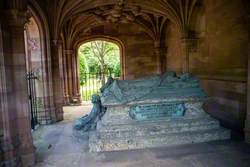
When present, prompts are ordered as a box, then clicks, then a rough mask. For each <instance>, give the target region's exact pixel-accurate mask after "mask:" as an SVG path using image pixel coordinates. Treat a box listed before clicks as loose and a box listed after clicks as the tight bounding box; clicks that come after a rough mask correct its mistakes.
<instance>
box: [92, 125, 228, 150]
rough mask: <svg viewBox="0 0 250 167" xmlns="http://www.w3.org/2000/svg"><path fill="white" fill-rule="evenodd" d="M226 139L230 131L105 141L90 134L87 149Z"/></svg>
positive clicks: (166, 144)
mask: <svg viewBox="0 0 250 167" xmlns="http://www.w3.org/2000/svg"><path fill="white" fill-rule="evenodd" d="M226 139H230V131H229V130H226V129H224V128H217V129H210V130H201V131H192V132H182V133H171V134H167V135H166V134H164V135H155V136H147V137H145V136H140V137H135V136H134V135H132V136H130V137H127V138H123V137H122V138H107V139H100V138H98V137H97V136H96V134H91V135H90V139H89V147H90V151H91V152H101V151H114V150H131V149H142V148H153V147H163V146H173V145H181V144H191V143H201V142H208V141H215V140H226Z"/></svg>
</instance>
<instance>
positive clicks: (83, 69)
mask: <svg viewBox="0 0 250 167" xmlns="http://www.w3.org/2000/svg"><path fill="white" fill-rule="evenodd" d="M78 55H79V73H80V85H84V84H85V83H86V81H87V78H86V77H87V76H86V75H85V74H86V73H88V72H89V67H88V64H87V61H86V58H85V56H84V55H83V54H82V53H81V52H79V54H78Z"/></svg>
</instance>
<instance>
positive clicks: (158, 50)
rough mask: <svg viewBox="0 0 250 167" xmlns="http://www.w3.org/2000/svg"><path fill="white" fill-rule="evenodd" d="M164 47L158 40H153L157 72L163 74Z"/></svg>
mask: <svg viewBox="0 0 250 167" xmlns="http://www.w3.org/2000/svg"><path fill="white" fill-rule="evenodd" d="M165 51H166V48H165V47H162V44H161V42H160V41H158V40H157V41H155V42H154V53H155V56H156V62H157V74H163V73H164V72H165V71H166V63H167V62H166V56H165Z"/></svg>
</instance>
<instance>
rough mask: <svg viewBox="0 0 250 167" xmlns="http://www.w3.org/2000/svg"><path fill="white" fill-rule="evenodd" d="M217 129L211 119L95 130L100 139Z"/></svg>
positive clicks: (140, 124)
mask: <svg viewBox="0 0 250 167" xmlns="http://www.w3.org/2000/svg"><path fill="white" fill-rule="evenodd" d="M216 128H219V122H218V121H217V120H213V119H211V118H210V119H207V118H206V119H196V120H195V119H192V120H182V121H181V120H176V121H171V122H169V121H167V122H166V121H165V122H164V121H159V122H151V123H137V124H136V125H130V124H128V125H115V126H114V125H113V126H103V127H101V128H99V129H98V130H97V133H98V134H99V136H100V137H101V138H114V137H129V136H131V135H133V136H150V135H153V136H154V135H161V134H162V135H163V134H165V135H167V134H170V133H181V132H187V131H200V130H209V129H216Z"/></svg>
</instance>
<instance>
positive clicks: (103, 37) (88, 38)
mask: <svg viewBox="0 0 250 167" xmlns="http://www.w3.org/2000/svg"><path fill="white" fill-rule="evenodd" d="M94 40H102V41H106V42H111V43H114V44H116V45H117V46H118V47H119V50H120V61H121V62H120V63H121V79H125V76H126V75H125V74H126V69H125V45H124V44H123V41H121V40H120V39H118V38H116V37H111V36H107V35H91V36H86V37H85V38H83V39H81V40H79V41H78V42H77V44H76V45H75V47H74V48H76V50H77V49H78V48H79V47H80V46H81V45H82V44H84V43H87V42H91V41H94Z"/></svg>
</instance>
